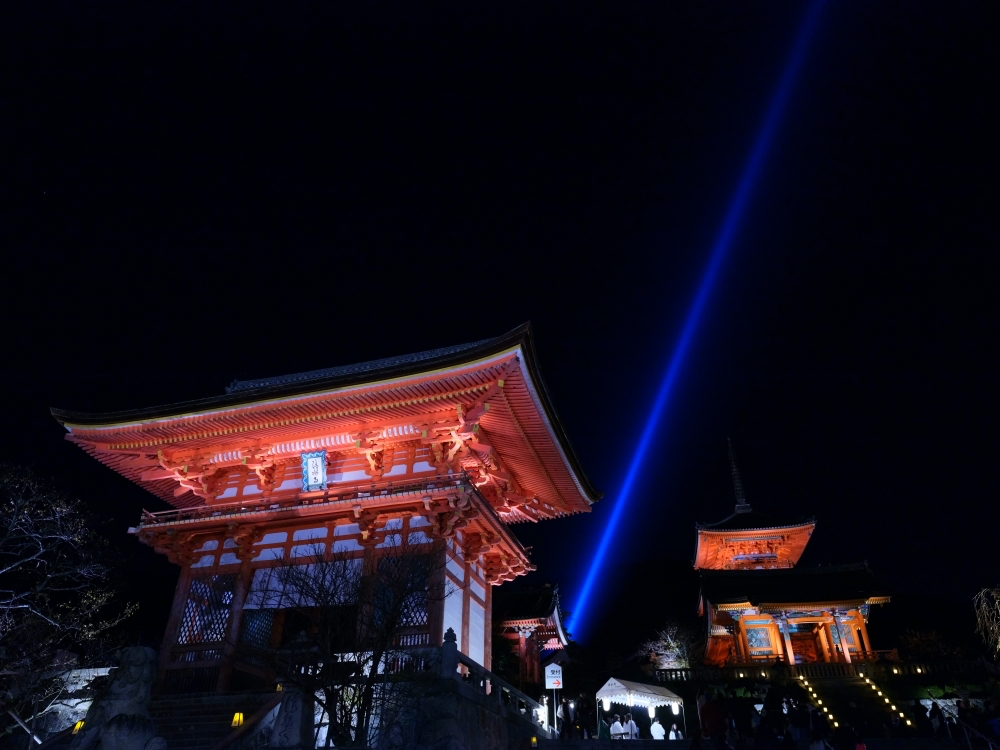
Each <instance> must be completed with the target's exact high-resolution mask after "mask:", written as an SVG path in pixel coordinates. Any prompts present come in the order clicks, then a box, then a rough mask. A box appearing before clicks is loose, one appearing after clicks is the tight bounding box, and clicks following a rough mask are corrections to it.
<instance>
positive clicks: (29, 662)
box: [0, 465, 134, 732]
mask: <svg viewBox="0 0 1000 750" xmlns="http://www.w3.org/2000/svg"><path fill="white" fill-rule="evenodd" d="M94 525H95V524H94V523H93V519H92V518H90V517H89V515H88V514H87V513H86V511H85V510H84V508H83V507H82V506H81V504H80V502H79V501H77V500H74V499H71V498H68V497H66V496H65V495H63V494H61V493H60V492H58V491H57V490H55V489H53V488H52V487H51V486H49V485H48V484H46V483H45V482H43V481H41V480H39V479H38V478H37V477H35V476H34V475H33V474H32V473H31V472H29V471H27V470H25V469H21V468H18V467H13V466H9V465H0V704H2V709H3V711H4V713H6V714H7V715H8V716H9V717H10V718H11V719H13V722H14V723H10V724H8V725H7V726H5V727H4V729H5V731H6V732H10V731H21V729H24V728H29V729H30V725H31V724H32V721H33V717H35V715H36V714H38V713H40V712H41V711H43V710H44V709H45V707H46V706H47V705H48V704H49V703H50V702H51V701H52V699H53V698H55V697H56V696H57V695H58V693H59V691H60V690H61V689H62V683H61V681H60V675H61V674H63V673H65V672H66V670H68V669H71V668H73V667H75V666H80V665H82V662H85V661H86V660H87V659H88V658H92V657H93V656H95V655H96V654H98V653H101V652H103V651H104V650H105V648H106V646H107V640H106V639H107V637H108V636H109V634H110V633H111V631H112V628H114V627H115V626H116V625H117V624H118V623H120V622H121V621H122V620H123V619H125V618H126V617H128V616H129V615H130V614H131V613H132V612H133V610H134V608H133V607H132V606H126V607H123V608H120V609H118V610H117V611H113V608H112V606H111V605H112V602H113V600H114V597H115V595H116V590H115V588H114V587H113V586H112V585H111V582H110V576H111V570H110V568H109V566H108V564H107V562H106V549H105V545H104V543H103V540H101V539H100V538H99V537H98V536H97V535H96V534H95V532H94V531H93V528H94ZM22 717H23V718H22ZM19 726H20V727H21V729H18V727H19Z"/></svg>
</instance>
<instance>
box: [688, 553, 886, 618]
mask: <svg viewBox="0 0 1000 750" xmlns="http://www.w3.org/2000/svg"><path fill="white" fill-rule="evenodd" d="M701 595H702V599H703V600H705V601H708V602H711V604H712V605H713V606H716V607H723V608H725V605H749V606H752V607H760V608H762V609H768V608H769V607H773V606H776V605H799V604H809V603H826V602H869V601H871V602H872V603H876V602H878V601H888V599H889V595H888V594H886V593H885V590H884V589H883V588H882V587H881V586H880V585H879V583H878V581H877V580H876V579H875V576H874V575H873V574H872V572H871V570H870V569H869V567H868V563H867V562H863V563H856V564H848V565H829V566H822V567H817V568H784V569H781V568H778V569H769V570H705V571H702V573H701ZM872 600H874V601H872Z"/></svg>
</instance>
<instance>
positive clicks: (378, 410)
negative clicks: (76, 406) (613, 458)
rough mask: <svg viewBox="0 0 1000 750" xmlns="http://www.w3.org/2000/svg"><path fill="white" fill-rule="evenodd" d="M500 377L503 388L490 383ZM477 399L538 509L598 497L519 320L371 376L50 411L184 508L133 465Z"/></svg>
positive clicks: (86, 443)
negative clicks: (160, 402)
mask: <svg viewBox="0 0 1000 750" xmlns="http://www.w3.org/2000/svg"><path fill="white" fill-rule="evenodd" d="M500 381H503V387H497V386H498V383H499V382H500ZM483 403H488V404H489V412H488V413H487V414H485V415H484V416H483V417H482V418H481V420H480V422H479V424H480V427H481V428H482V430H483V434H484V436H485V438H486V439H488V441H489V444H490V445H492V446H493V448H494V449H495V450H496V452H497V453H498V454H499V456H500V457H501V458H502V460H503V462H504V464H505V466H506V468H507V469H509V471H510V473H511V474H512V476H513V478H514V479H515V480H516V481H517V482H518V484H519V485H520V486H521V487H522V488H523V489H524V490H525V491H527V492H529V493H531V495H532V496H534V497H537V498H538V500H539V502H540V503H542V504H543V505H544V511H545V512H544V513H542V514H540V517H557V516H561V515H568V514H573V513H579V512H586V511H588V510H589V507H590V505H591V504H592V503H594V502H596V501H597V500H598V499H600V497H601V495H600V493H598V492H597V491H596V490H595V489H594V488H593V486H592V485H591V484H590V481H589V480H588V478H587V476H586V474H585V473H584V472H583V470H582V468H581V466H580V464H579V460H578V458H577V456H576V454H575V453H574V451H573V449H572V447H571V445H570V443H569V440H568V438H567V436H566V433H565V430H564V428H563V426H562V424H561V422H560V421H559V418H558V416H557V415H556V413H555V410H554V409H553V407H552V404H551V401H550V399H549V397H548V394H547V391H546V389H545V386H544V383H543V381H542V379H541V375H540V373H539V371H538V367H537V363H536V356H535V352H534V344H533V339H532V333H531V327H530V325H528V324H526V325H524V326H521V327H520V328H517V329H515V330H513V331H511V332H509V333H507V334H505V335H503V336H500V337H498V338H496V339H492V340H490V341H487V342H483V343H480V344H477V345H473V346H471V347H467V348H465V349H462V350H461V351H458V352H453V353H446V354H443V355H441V356H437V357H432V358H424V359H422V360H420V361H418V362H402V363H400V364H398V365H393V366H388V367H383V368H380V369H378V370H374V371H373V370H368V371H364V372H360V373H356V372H355V373H349V374H346V375H343V376H336V377H320V378H306V379H303V380H298V381H295V382H290V383H279V384H274V385H266V386H262V387H255V388H247V389H242V390H237V391H235V392H233V393H228V394H226V395H224V396H219V397H214V398H208V399H200V400H196V401H188V402H183V403H179V404H172V405H168V406H162V407H152V408H147V409H136V410H132V411H122V412H113V413H107V414H90V413H80V412H71V411H66V410H61V409H52V414H53V416H54V417H55V418H56V419H57V420H58V421H59V422H60V423H61V424H63V425H64V427H65V428H66V429H67V431H68V432H69V435H68V436H67V438H68V439H70V440H72V441H73V442H75V443H77V444H78V445H80V447H81V448H82V449H83V450H85V451H86V452H87V453H89V454H90V455H92V456H94V457H95V458H96V459H98V460H99V461H101V462H102V463H104V464H105V465H107V466H109V467H110V468H112V469H113V470H115V471H117V472H118V473H120V474H122V475H123V476H126V477H127V478H129V479H130V480H132V481H135V482H136V483H138V484H140V485H141V486H144V487H145V488H146V489H148V490H149V491H150V492H152V493H153V494H155V495H157V496H158V497H161V498H162V499H164V500H165V501H166V502H168V503H170V504H172V505H174V506H175V507H191V506H194V505H198V504H200V503H201V499H200V498H198V497H196V496H194V495H193V494H191V493H188V494H187V495H182V496H180V497H174V490H175V489H176V487H177V483H176V482H175V481H174V480H173V479H160V480H150V481H143V480H142V479H141V476H142V474H143V468H141V467H140V468H136V467H135V466H134V464H135V463H136V461H137V460H142V459H143V458H146V459H149V460H152V459H153V458H155V457H156V456H157V455H158V454H159V453H160V452H161V451H162V452H167V451H172V452H182V453H183V452H191V453H192V454H200V455H206V454H210V453H213V452H216V453H218V454H219V455H220V456H223V458H225V456H226V455H227V451H228V452H231V451H233V450H234V449H236V450H238V449H240V448H242V447H244V446H253V445H261V444H271V445H274V444H292V443H295V441H305V442H308V441H310V440H315V439H317V438H319V437H321V436H327V438H326V439H332V438H329V436H336V435H342V434H348V433H351V432H352V431H354V430H356V429H358V428H359V427H360V428H365V429H369V428H371V427H372V426H373V425H374V426H376V427H378V426H387V427H389V426H392V425H400V426H413V425H415V424H421V423H422V422H426V421H428V420H429V421H434V420H435V419H441V418H442V415H443V414H446V413H450V414H452V415H454V414H455V413H456V409H457V408H458V407H460V406H461V407H463V408H469V407H470V406H471V405H481V404H483ZM338 439H339V438H338ZM317 447H325V446H317ZM304 449H308V448H304ZM332 449H333V450H337V448H336V447H334V448H332ZM237 456H238V453H237ZM234 460H235V462H236V463H238V459H234ZM220 465H224V462H223V464H220Z"/></svg>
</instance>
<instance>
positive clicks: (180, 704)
mask: <svg viewBox="0 0 1000 750" xmlns="http://www.w3.org/2000/svg"><path fill="white" fill-rule="evenodd" d="M272 698H274V693H273V692H266V693H232V694H223V695H219V694H217V693H191V694H188V695H171V696H169V697H163V698H160V699H157V700H153V701H150V703H149V715H150V716H151V717H152V718H153V723H154V724H156V731H157V734H158V735H159V736H160V737H163V739H165V740H166V741H167V747H168V748H169V750H212V748H213V747H215V746H216V745H217V744H218V743H219V742H220V741H222V739H224V738H225V737H226V736H227V735H229V734H230V733H231V732H234V731H236V730H235V729H234V727H233V725H232V724H233V714H235V713H236V712H237V711H239V712H242V713H243V718H244V720H246V719H249V718H250V717H251V716H253V714H254V713H256V711H257V710H258V709H259V708H261V707H262V706H263V705H264V704H265V703H267V702H268V701H270V700H271V699H272Z"/></svg>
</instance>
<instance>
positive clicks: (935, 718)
mask: <svg viewBox="0 0 1000 750" xmlns="http://www.w3.org/2000/svg"><path fill="white" fill-rule="evenodd" d="M928 716H929V718H930V720H931V729H933V730H934V736H935V737H941V736H943V734H944V711H942V710H941V706H939V705H938V702H937V701H934V702H933V703H931V711H930V714H929V715H928Z"/></svg>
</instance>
